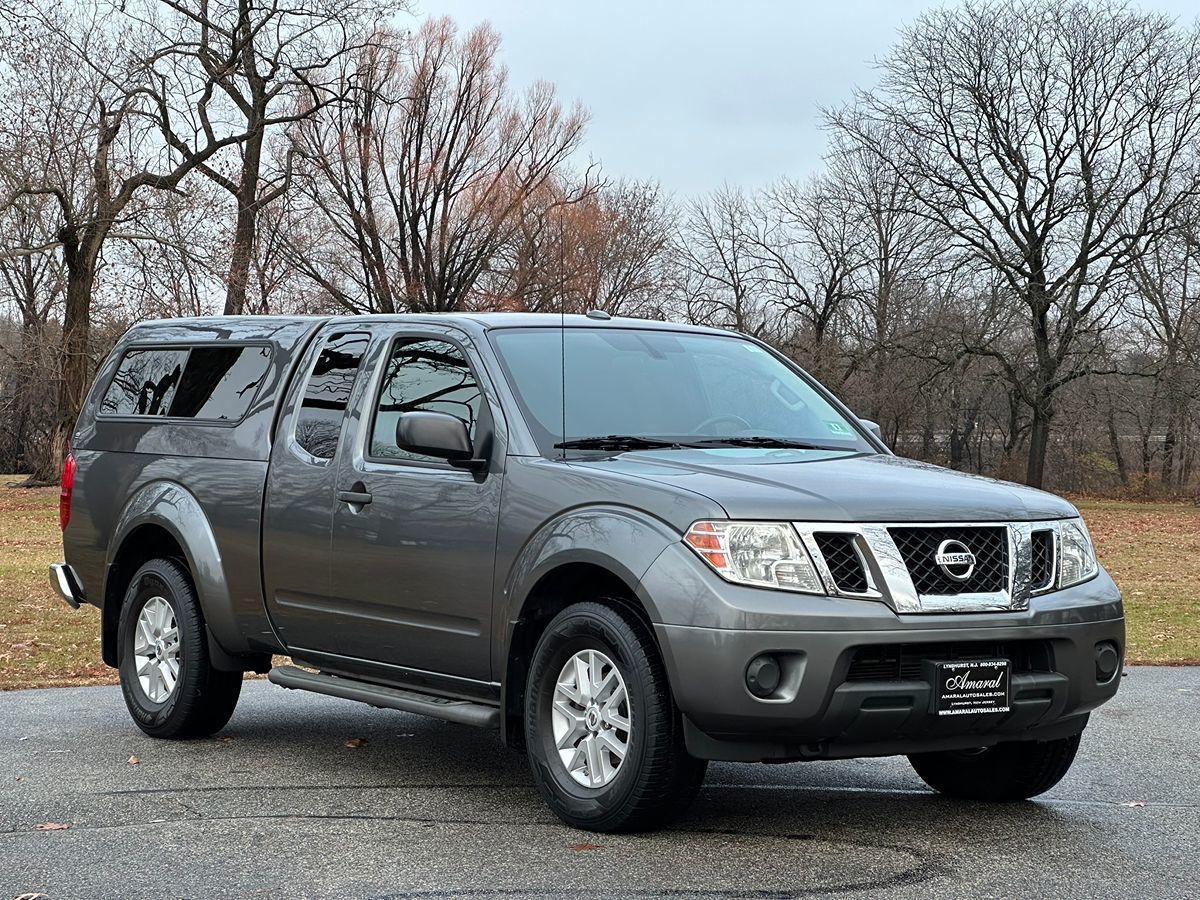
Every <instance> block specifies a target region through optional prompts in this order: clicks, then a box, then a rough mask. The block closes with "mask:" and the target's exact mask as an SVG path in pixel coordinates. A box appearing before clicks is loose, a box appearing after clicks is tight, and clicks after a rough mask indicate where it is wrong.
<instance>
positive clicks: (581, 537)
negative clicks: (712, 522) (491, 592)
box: [501, 506, 680, 646]
mask: <svg viewBox="0 0 1200 900" xmlns="http://www.w3.org/2000/svg"><path fill="white" fill-rule="evenodd" d="M679 539H680V534H679V532H678V531H676V530H675V529H674V528H673V527H672V526H670V525H668V524H667V523H666V522H663V521H662V520H660V519H657V518H655V517H653V516H650V515H648V514H646V513H644V512H642V511H640V510H636V509H631V508H628V507H622V506H588V507H581V508H576V509H572V510H567V511H566V512H564V513H562V514H560V515H558V516H556V517H555V518H553V519H550V520H549V521H547V522H546V523H545V524H544V525H542V527H541V528H539V529H538V530H537V531H536V532H535V533H534V535H533V537H532V538H530V539H529V541H528V542H527V543H526V544H525V546H524V547H523V548H522V550H521V552H520V554H519V555H518V556H517V559H516V562H515V563H514V564H513V566H512V568H511V569H510V570H509V574H508V578H507V579H506V581H505V584H504V590H503V594H502V604H503V605H502V609H501V615H502V616H503V619H502V621H505V622H507V623H508V632H509V634H510V635H511V632H512V628H513V625H514V624H515V623H516V621H517V619H518V618H519V617H520V614H521V609H522V607H523V606H524V605H525V601H526V600H527V599H528V597H529V594H530V592H531V591H532V590H533V588H534V586H536V585H537V583H538V582H539V581H541V579H542V578H543V577H544V576H545V575H547V574H548V573H550V572H552V571H553V570H554V569H557V568H558V567H560V566H564V565H567V564H570V563H590V564H592V565H596V566H600V567H601V568H604V569H607V570H608V571H609V572H611V573H612V574H613V575H616V576H617V577H618V578H620V579H621V580H622V581H624V582H625V583H626V584H627V585H628V586H629V588H630V590H632V591H635V592H637V593H639V595H640V594H641V592H640V591H638V586H639V584H640V582H641V578H642V575H643V574H645V572H646V570H647V569H649V568H650V565H651V563H653V562H654V560H655V559H657V558H658V555H659V554H660V553H662V552H663V550H664V549H666V547H668V546H669V545H671V544H673V543H676V542H677V541H678V540H679ZM643 602H644V603H645V604H646V607H647V608H646V612H647V613H648V614H649V615H650V618H651V620H652V621H658V610H657V609H656V608H655V607H654V603H653V598H651V597H644V598H643ZM506 646H507V641H506Z"/></svg>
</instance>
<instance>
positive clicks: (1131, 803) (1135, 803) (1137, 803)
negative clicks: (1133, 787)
mask: <svg viewBox="0 0 1200 900" xmlns="http://www.w3.org/2000/svg"><path fill="white" fill-rule="evenodd" d="M1121 805H1122V806H1128V807H1135V806H1145V805H1146V801H1145V800H1130V801H1129V802H1128V803H1122V804H1121Z"/></svg>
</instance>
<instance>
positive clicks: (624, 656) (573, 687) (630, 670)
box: [525, 602, 708, 832]
mask: <svg viewBox="0 0 1200 900" xmlns="http://www.w3.org/2000/svg"><path fill="white" fill-rule="evenodd" d="M525 735H526V746H527V747H528V753H529V765H530V768H531V769H532V770H533V776H534V780H535V781H536V782H537V786H538V790H539V791H541V794H542V797H543V798H544V799H545V800H546V803H547V804H548V805H549V806H550V808H551V809H552V810H554V812H555V814H556V815H557V816H558V817H559V818H560V819H562V820H563V822H565V823H566V824H568V825H570V826H572V827H575V828H582V829H586V830H588V831H599V832H622V831H625V832H627V831H646V830H649V829H653V828H657V827H659V826H661V825H663V824H665V823H667V822H669V821H670V820H671V819H673V818H675V817H676V816H678V815H679V814H680V813H681V812H682V811H683V810H684V809H686V807H687V805H688V804H689V803H690V802H691V801H692V799H694V798H695V796H696V794H697V793H698V792H699V790H700V785H701V784H702V783H703V781H704V772H705V769H706V768H707V765H708V764H707V762H705V761H703V760H698V759H694V758H693V757H691V756H690V755H688V752H687V750H686V748H685V747H684V744H683V725H682V720H681V717H680V714H679V710H678V709H676V708H675V703H674V700H673V699H672V697H671V691H670V687H669V686H668V684H667V677H666V671H665V669H664V667H663V663H662V658H661V657H660V656H659V652H658V647H657V646H656V645H655V643H654V638H653V636H652V634H651V633H650V629H649V628H648V627H647V626H646V625H645V624H644V623H643V622H642V620H641V619H640V618H639V617H638V616H637V615H636V614H635V613H633V612H631V611H628V610H626V609H624V608H622V607H620V606H617V605H613V606H608V605H605V604H601V603H593V602H586V603H579V604H576V605H574V606H571V607H568V608H567V609H565V610H563V611H562V612H561V613H559V614H558V615H557V616H556V617H555V618H554V619H553V620H552V621H551V622H550V624H549V625H548V626H547V627H546V630H545V631H544V632H543V633H542V636H541V639H540V640H539V641H538V644H537V648H536V649H535V650H534V654H533V661H532V665H531V667H530V672H529V682H528V687H527V690H526V692H525Z"/></svg>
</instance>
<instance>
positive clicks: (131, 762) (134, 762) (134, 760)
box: [125, 756, 142, 766]
mask: <svg viewBox="0 0 1200 900" xmlns="http://www.w3.org/2000/svg"><path fill="white" fill-rule="evenodd" d="M125 762H126V763H128V764H129V765H131V766H137V765H141V762H142V761H141V760H140V759H138V758H137V757H136V756H131V757H129V759H127V760H125Z"/></svg>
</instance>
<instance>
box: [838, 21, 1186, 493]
mask: <svg viewBox="0 0 1200 900" xmlns="http://www.w3.org/2000/svg"><path fill="white" fill-rule="evenodd" d="M881 69H882V73H883V77H882V80H881V84H880V87H879V89H878V90H876V91H869V92H861V93H860V94H859V95H858V97H857V99H856V102H855V104H854V105H853V106H852V107H849V108H845V109H841V110H837V111H834V112H833V113H832V114H831V116H830V120H831V124H832V125H833V127H835V128H836V129H838V130H840V131H842V132H843V133H844V134H845V135H847V136H848V137H850V138H853V139H856V140H857V141H858V142H860V143H861V145H862V146H863V147H864V148H865V149H867V150H869V151H873V152H874V153H875V155H876V156H877V158H878V159H879V160H880V161H882V162H884V163H886V164H888V165H889V166H891V167H892V170H893V171H894V172H895V173H896V175H897V176H898V177H899V178H901V179H902V180H903V182H904V184H905V185H906V187H907V188H908V189H909V190H910V191H911V192H912V194H913V195H914V196H915V197H917V198H919V200H920V201H921V206H920V209H921V211H922V214H923V215H925V216H926V217H928V218H929V219H930V220H931V221H933V222H936V223H937V224H938V225H940V226H941V227H943V228H944V229H946V230H947V232H949V233H950V234H951V235H952V236H953V238H954V240H955V242H956V243H957V245H958V247H959V248H960V249H961V251H962V252H963V253H965V254H967V255H968V256H970V257H971V258H972V259H974V260H976V261H977V262H978V264H979V265H980V266H982V267H986V268H987V270H988V271H990V272H993V273H996V274H998V275H999V276H1000V277H1002V278H1003V280H1004V282H1005V285H1006V288H1007V290H1008V291H1009V292H1010V293H1011V295H1012V297H1013V298H1014V299H1015V300H1016V301H1017V302H1019V303H1021V304H1022V305H1023V306H1024V308H1025V310H1026V317H1027V323H1026V328H1027V331H1028V336H1029V340H1030V341H1031V343H1032V346H1033V350H1034V359H1033V363H1032V366H1031V369H1030V370H1029V371H1027V372H1026V371H1022V370H1020V369H1018V368H1017V367H1016V366H1015V365H1013V364H1012V361H1011V360H1008V359H1006V358H1005V357H1004V356H1003V354H1002V352H1001V351H999V350H997V349H996V348H995V347H994V346H979V347H974V348H971V349H972V351H973V352H978V353H983V354H992V355H995V356H996V357H997V359H998V360H999V361H1000V363H1001V365H1003V366H1005V368H1006V369H1007V370H1009V372H1010V374H1011V378H1012V381H1013V387H1014V388H1015V389H1016V390H1017V391H1018V392H1019V393H1020V395H1021V398H1022V400H1023V402H1024V403H1025V404H1026V405H1027V406H1028V408H1029V410H1030V414H1031V427H1030V435H1029V453H1028V464H1027V467H1026V473H1025V475H1026V480H1027V481H1028V482H1029V483H1030V484H1034V485H1040V484H1041V483H1042V481H1043V479H1044V475H1045V460H1046V451H1047V447H1048V445H1049V439H1050V429H1051V425H1052V423H1053V420H1054V415H1055V401H1056V397H1057V396H1058V392H1059V390H1060V389H1061V388H1063V387H1064V386H1065V385H1067V384H1069V383H1070V382H1072V381H1073V380H1075V379H1076V378H1079V377H1081V376H1082V375H1084V374H1086V373H1087V371H1088V368H1089V362H1088V359H1087V358H1086V356H1084V355H1081V354H1080V352H1079V351H1080V350H1081V348H1082V347H1083V346H1085V345H1087V344H1088V343H1089V341H1088V339H1087V336H1088V334H1089V333H1094V331H1095V329H1096V327H1097V323H1098V322H1101V321H1103V320H1104V319H1105V317H1106V314H1107V313H1108V312H1109V305H1110V304H1112V303H1113V302H1114V299H1113V297H1112V296H1111V289H1112V287H1113V285H1114V284H1115V283H1116V282H1117V281H1118V280H1119V279H1120V277H1121V275H1122V273H1123V271H1124V270H1125V269H1126V268H1127V267H1128V266H1129V264H1130V262H1131V261H1132V260H1133V259H1135V258H1136V257H1137V256H1138V255H1139V254H1141V253H1142V252H1144V250H1145V248H1146V245H1147V244H1148V242H1150V241H1151V240H1153V239H1154V237H1155V236H1157V235H1158V234H1160V233H1161V232H1162V231H1163V230H1164V229H1165V228H1166V226H1167V223H1168V222H1169V221H1170V218H1171V215H1172V213H1173V211H1174V210H1175V209H1176V208H1177V207H1178V206H1179V205H1180V204H1181V203H1182V202H1184V200H1185V199H1186V198H1187V197H1188V196H1190V195H1191V193H1192V192H1193V191H1194V190H1195V188H1194V186H1193V185H1191V184H1181V182H1180V174H1181V173H1182V172H1183V171H1185V170H1186V169H1187V166H1188V164H1189V162H1190V160H1191V158H1192V157H1193V156H1194V154H1195V150H1196V143H1197V138H1198V136H1200V48H1198V39H1197V35H1196V32H1195V31H1193V32H1191V33H1183V32H1181V31H1180V30H1179V29H1177V28H1176V27H1175V26H1174V24H1173V22H1172V21H1171V20H1170V19H1169V18H1167V17H1165V16H1160V15H1153V14H1146V13H1141V12H1138V11H1135V10H1133V9H1131V8H1128V7H1125V6H1120V5H1114V4H1112V3H1108V2H1103V0H1101V2H1090V3H1089V2H1082V0H1078V2H1071V3H1067V4H1062V3H1057V2H1050V0H1033V2H1018V0H1008V2H1001V3H991V4H984V3H975V2H968V3H966V4H965V5H963V6H961V7H955V8H949V9H943V10H939V11H935V12H932V13H928V14H926V15H924V16H923V17H921V18H920V19H919V20H918V21H917V23H916V24H915V25H913V26H912V27H910V28H907V29H905V30H904V31H903V32H902V34H901V38H900V41H899V43H898V45H897V46H896V47H895V48H894V49H893V51H892V52H891V54H890V55H889V56H888V57H887V58H886V59H885V60H884V61H883V62H882V63H881ZM881 133H882V134H896V135H900V136H901V139H900V140H899V141H890V140H889V141H888V142H887V143H886V144H885V143H882V142H881V141H880V140H879V138H878V135H879V134H881Z"/></svg>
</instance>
